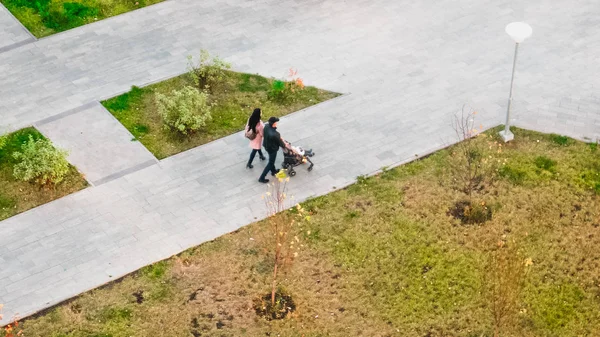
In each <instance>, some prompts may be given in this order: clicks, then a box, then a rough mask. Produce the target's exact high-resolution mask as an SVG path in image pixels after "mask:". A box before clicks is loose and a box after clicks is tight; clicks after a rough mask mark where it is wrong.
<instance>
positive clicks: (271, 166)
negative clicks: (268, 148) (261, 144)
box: [258, 151, 277, 181]
mask: <svg viewBox="0 0 600 337" xmlns="http://www.w3.org/2000/svg"><path fill="white" fill-rule="evenodd" d="M267 153H268V154H269V162H268V163H267V166H266V167H265V169H264V170H263V173H262V174H261V175H260V178H258V180H260V181H263V180H265V178H266V176H267V173H269V171H271V174H273V175H275V174H276V173H277V171H276V170H275V159H277V151H273V152H267Z"/></svg>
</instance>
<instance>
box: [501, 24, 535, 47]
mask: <svg viewBox="0 0 600 337" xmlns="http://www.w3.org/2000/svg"><path fill="white" fill-rule="evenodd" d="M505 30H506V34H508V35H510V37H511V38H512V39H513V40H515V42H516V43H521V42H523V41H525V39H526V38H528V37H530V36H531V33H532V32H533V30H532V29H531V26H530V25H528V24H526V23H525V22H512V23H509V24H508V25H506V29H505Z"/></svg>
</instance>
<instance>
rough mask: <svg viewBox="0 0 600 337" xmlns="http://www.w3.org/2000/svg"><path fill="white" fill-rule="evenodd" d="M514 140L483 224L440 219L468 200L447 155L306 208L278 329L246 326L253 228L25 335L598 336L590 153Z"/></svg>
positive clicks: (257, 237) (251, 296)
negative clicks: (288, 307) (290, 308)
mask: <svg viewBox="0 0 600 337" xmlns="http://www.w3.org/2000/svg"><path fill="white" fill-rule="evenodd" d="M495 132H496V130H492V131H490V133H489V134H490V135H495ZM514 132H515V135H516V141H515V142H514V143H511V144H510V145H508V146H505V147H504V148H503V150H502V151H501V152H500V153H498V152H494V153H495V154H496V156H498V157H499V158H498V159H499V160H501V162H502V163H503V162H504V159H507V164H506V165H507V166H508V167H510V168H511V169H513V170H514V171H515V172H520V171H522V172H524V173H523V174H520V175H521V176H522V177H524V178H522V179H521V178H520V179H518V180H514V179H513V178H512V176H511V175H507V174H503V173H500V172H502V171H503V170H505V169H504V168H503V167H504V165H501V166H500V167H498V171H497V172H498V174H497V176H496V177H495V178H494V179H493V180H491V181H492V183H490V184H487V185H486V186H485V188H484V189H482V190H480V191H478V192H477V193H476V194H475V195H474V196H473V198H474V200H480V201H482V202H485V203H486V204H487V205H489V207H490V208H491V209H492V210H493V217H492V218H491V219H490V220H488V221H486V222H484V223H481V224H463V223H461V222H460V221H459V220H457V219H455V218H454V217H453V216H452V215H451V214H449V213H448V211H449V209H450V208H451V207H452V206H453V205H454V204H455V202H456V201H457V200H460V199H461V198H463V197H464V192H463V191H461V190H460V189H459V188H457V187H456V184H455V182H454V176H453V175H454V173H453V171H452V170H451V169H449V167H451V166H452V165H451V164H453V161H455V160H458V157H457V156H456V154H455V152H454V151H453V148H449V149H446V150H442V151H439V152H437V153H435V154H433V155H431V156H429V157H428V158H426V159H423V160H418V161H416V162H413V163H411V164H408V165H404V166H401V167H398V168H396V169H393V170H389V171H386V172H384V173H382V174H380V175H378V176H376V177H372V178H360V179H358V183H356V184H354V185H352V186H350V187H348V188H347V189H345V190H342V191H338V192H335V193H332V194H330V195H327V196H323V197H319V198H316V199H313V200H310V201H307V202H305V203H303V206H304V208H305V209H306V210H307V211H308V212H310V213H311V221H310V222H309V223H308V224H307V225H306V226H307V227H305V228H304V231H303V234H302V236H303V237H302V240H301V241H302V242H303V243H304V245H305V248H304V249H303V250H302V253H301V254H300V255H299V257H298V259H297V260H296V262H295V264H294V267H293V268H291V269H289V270H288V271H287V273H286V274H285V276H284V280H283V282H282V283H283V286H284V287H285V289H286V291H287V292H288V293H289V294H291V295H292V296H293V297H294V301H295V303H296V306H297V307H296V310H295V311H294V312H293V313H292V314H291V315H290V317H288V318H286V319H284V320H279V321H267V320H265V319H262V318H259V317H258V316H257V315H256V313H255V312H254V310H253V302H254V301H255V300H256V299H257V298H259V297H261V296H263V295H264V294H266V293H268V292H269V285H270V281H271V278H270V277H271V272H272V263H273V262H272V256H270V255H268V254H266V252H267V251H266V250H265V249H264V248H265V247H264V245H263V244H264V239H263V237H264V236H265V235H267V234H268V233H269V230H270V229H269V227H268V224H267V223H266V222H259V223H255V224H252V225H250V226H247V227H244V228H242V229H240V230H238V231H237V232H235V233H232V234H229V235H226V236H223V237H221V238H219V239H217V240H215V241H213V242H209V243H205V244H203V245H201V246H199V247H197V248H194V249H191V250H188V251H186V252H184V253H182V254H180V255H179V256H177V257H174V258H172V259H170V260H168V261H166V262H161V263H158V264H156V265H155V266H153V267H148V268H145V269H143V270H141V271H140V272H138V273H136V274H135V275H132V276H129V277H126V278H125V279H124V280H123V281H122V282H120V283H115V284H112V285H111V286H109V287H107V288H103V289H99V290H95V291H92V292H90V293H86V294H84V295H82V296H81V297H79V298H77V299H75V300H73V301H72V302H71V303H67V304H65V305H62V306H59V307H58V308H56V309H54V310H53V311H52V312H50V313H48V314H46V315H43V316H40V317H36V318H33V319H29V320H27V321H25V322H24V325H23V326H24V329H25V332H26V334H27V336H44V337H46V336H53V337H59V336H60V337H63V336H69V337H70V336H82V337H83V336H86V337H89V336H111V337H117V336H190V335H191V336H242V335H244V336H298V337H300V336H410V337H413V336H414V337H425V336H427V337H434V336H439V337H442V336H464V337H475V336H477V337H479V336H526V337H537V336H561V337H563V336H566V337H569V336H596V335H600V330H599V329H600V327H599V326H598V324H596V322H598V320H599V319H600V309H599V308H600V281H599V280H600V268H599V263H600V251H599V250H598V249H597V247H599V246H600V200H599V195H598V193H597V191H596V189H595V187H594V186H595V185H594V184H595V180H594V179H596V175H595V174H594V172H598V170H597V168H598V167H600V166H599V165H600V157H599V153H598V152H597V150H595V149H593V148H592V147H591V146H589V145H587V144H584V143H580V142H575V141H572V140H569V143H568V144H566V145H565V144H559V143H557V142H556V141H554V140H553V138H552V137H551V136H548V135H543V134H539V133H534V132H529V131H524V130H518V129H515V130H514ZM485 137H487V136H485ZM494 137H495V136H492V137H491V138H489V139H486V138H480V137H478V138H477V139H476V140H475V141H485V142H487V141H489V140H490V139H491V140H492V142H493V141H494ZM538 140H539V142H538ZM494 151H496V150H494ZM486 155H487V153H486ZM540 156H546V157H547V158H549V159H550V160H552V161H553V162H554V164H553V165H547V164H545V163H547V161H546V160H544V161H543V162H542V161H540V160H538V159H537V158H538V157H540ZM546 171H548V172H546ZM590 172H592V173H590ZM309 232H310V234H309ZM136 294H137V295H136ZM140 294H141V295H140ZM140 296H143V300H142V301H141V303H139V302H140V300H139V297H140ZM73 308H76V310H75V309H73Z"/></svg>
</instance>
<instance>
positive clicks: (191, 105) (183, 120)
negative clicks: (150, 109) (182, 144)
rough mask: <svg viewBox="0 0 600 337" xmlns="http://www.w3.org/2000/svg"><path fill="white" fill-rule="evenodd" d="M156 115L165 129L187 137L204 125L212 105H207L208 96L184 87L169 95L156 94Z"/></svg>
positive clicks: (209, 117) (194, 89)
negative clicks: (157, 114) (160, 118)
mask: <svg viewBox="0 0 600 337" xmlns="http://www.w3.org/2000/svg"><path fill="white" fill-rule="evenodd" d="M155 97H156V105H157V107H158V113H159V114H160V116H161V117H162V119H163V123H164V125H165V127H166V128H167V129H174V130H177V131H178V132H180V133H182V134H184V135H187V134H189V133H191V132H194V131H196V130H198V129H200V128H201V127H203V126H205V125H206V122H207V121H209V120H210V119H211V118H212V117H211V108H212V106H213V104H210V103H208V94H207V93H205V92H201V91H198V89H196V88H193V87H190V86H186V87H184V88H183V89H181V90H173V91H172V92H171V94H170V95H164V94H161V93H156V96H155Z"/></svg>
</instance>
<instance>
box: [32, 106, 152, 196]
mask: <svg viewBox="0 0 600 337" xmlns="http://www.w3.org/2000/svg"><path fill="white" fill-rule="evenodd" d="M35 126H36V127H37V129H38V130H40V132H42V133H43V134H44V135H45V136H46V137H48V138H50V139H51V140H52V141H53V142H54V143H55V144H56V145H57V146H58V147H60V148H62V149H65V150H67V151H69V161H70V162H71V163H72V164H73V165H75V166H76V167H77V168H78V169H79V171H81V172H82V173H83V174H84V175H85V178H86V179H87V180H88V181H89V182H91V183H92V184H94V185H101V184H103V183H106V182H108V181H110V180H114V179H117V178H118V177H119V176H123V175H126V174H127V173H130V171H137V170H139V169H140V168H143V167H145V166H149V165H153V164H155V163H157V160H156V159H155V158H154V156H153V155H152V154H151V153H150V152H149V151H148V150H147V149H146V148H145V147H144V146H143V145H141V144H140V143H139V142H137V141H132V139H133V136H132V135H131V133H129V131H127V130H126V129H125V128H124V127H123V125H121V123H119V122H118V121H117V120H116V119H115V118H114V117H113V116H112V115H111V114H110V113H109V112H108V111H107V110H106V109H105V108H104V107H103V106H102V105H100V104H99V103H93V104H88V105H85V106H83V109H80V108H76V109H74V110H70V111H68V112H67V113H63V114H60V115H56V116H53V117H50V118H47V119H45V120H43V121H41V122H39V123H36V125H35Z"/></svg>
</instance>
